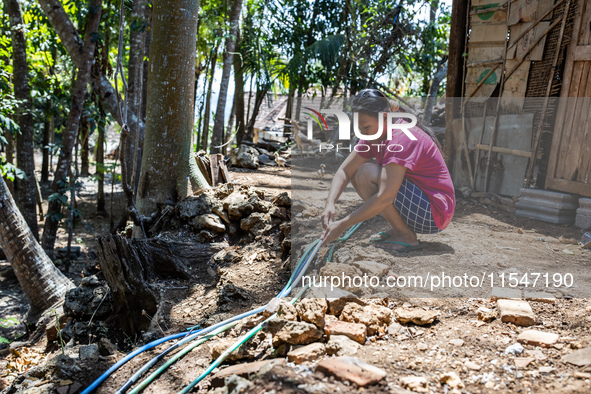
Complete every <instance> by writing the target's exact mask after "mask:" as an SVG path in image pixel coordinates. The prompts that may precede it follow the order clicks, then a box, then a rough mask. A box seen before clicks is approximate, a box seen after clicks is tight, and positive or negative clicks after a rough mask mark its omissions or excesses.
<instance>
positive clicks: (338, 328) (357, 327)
mask: <svg viewBox="0 0 591 394" xmlns="http://www.w3.org/2000/svg"><path fill="white" fill-rule="evenodd" d="M324 332H325V333H326V335H328V336H329V337H330V336H332V335H344V336H346V337H348V338H350V339H352V340H354V341H355V342H358V343H360V344H362V345H363V343H364V342H365V338H366V337H367V327H365V325H364V324H361V323H350V322H344V321H340V320H327V321H326V323H325V324H324Z"/></svg>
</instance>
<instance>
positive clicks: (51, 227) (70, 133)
mask: <svg viewBox="0 0 591 394" xmlns="http://www.w3.org/2000/svg"><path fill="white" fill-rule="evenodd" d="M101 5H102V0H90V6H89V10H90V11H89V16H88V22H87V25H86V35H85V39H84V55H85V57H86V60H85V62H84V65H83V66H82V67H81V68H80V70H79V72H78V76H77V78H76V83H75V86H74V91H73V94H72V106H71V108H70V113H69V114H68V119H67V121H66V128H65V130H64V132H63V137H62V149H61V152H60V157H59V160H58V163H57V167H56V170H55V174H54V177H53V183H52V186H51V187H52V190H53V192H54V193H58V192H61V189H62V188H61V187H60V185H62V181H64V179H65V177H66V176H67V175H68V170H69V168H70V164H71V162H72V149H73V148H74V144H75V143H76V136H77V133H78V126H79V123H80V115H81V114H82V109H83V107H84V99H85V96H86V86H87V84H88V80H89V77H90V68H91V66H92V58H93V54H94V47H95V40H94V37H95V35H96V33H97V30H98V25H99V22H100V19H101ZM93 11H94V12H93ZM60 211H61V202H60V200H59V199H55V200H53V201H50V202H49V204H48V209H47V212H48V214H50V216H48V217H47V219H45V228H44V229H43V239H42V243H41V244H42V245H43V249H44V250H45V251H46V253H47V254H48V255H49V257H53V246H54V244H55V238H56V234H57V228H58V225H59V220H56V217H55V216H51V214H58V213H59V212H60Z"/></svg>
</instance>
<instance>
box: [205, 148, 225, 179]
mask: <svg viewBox="0 0 591 394" xmlns="http://www.w3.org/2000/svg"><path fill="white" fill-rule="evenodd" d="M220 156H221V160H222V161H223V160H224V156H223V155H221V154H219V153H216V154H213V155H209V168H210V171H211V186H213V187H215V186H217V185H218V184H220V168H219V166H218V161H219V160H220Z"/></svg>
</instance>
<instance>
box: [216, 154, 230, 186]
mask: <svg viewBox="0 0 591 394" xmlns="http://www.w3.org/2000/svg"><path fill="white" fill-rule="evenodd" d="M218 166H219V168H220V175H221V179H222V183H228V182H231V179H230V173H229V172H228V167H226V162H225V161H224V160H221V161H219V162H218Z"/></svg>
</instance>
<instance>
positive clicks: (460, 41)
mask: <svg viewBox="0 0 591 394" xmlns="http://www.w3.org/2000/svg"><path fill="white" fill-rule="evenodd" d="M468 6H469V0H453V3H452V8H451V30H450V35H449V37H450V39H449V59H448V64H447V65H448V67H447V88H446V92H445V95H446V97H447V99H448V100H447V102H446V108H445V146H444V150H445V155H446V156H447V157H448V158H450V160H449V164H450V165H453V160H451V158H452V157H454V156H455V154H456V153H455V146H456V145H457V144H456V141H454V135H453V120H454V118H455V117H457V116H458V115H459V106H455V105H454V102H455V100H456V99H457V98H460V97H462V94H463V92H462V82H463V69H464V59H463V56H462V55H463V54H464V50H465V38H466V34H465V33H466V25H467V23H468V19H467V12H468ZM450 172H452V169H451V168H450Z"/></svg>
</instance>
